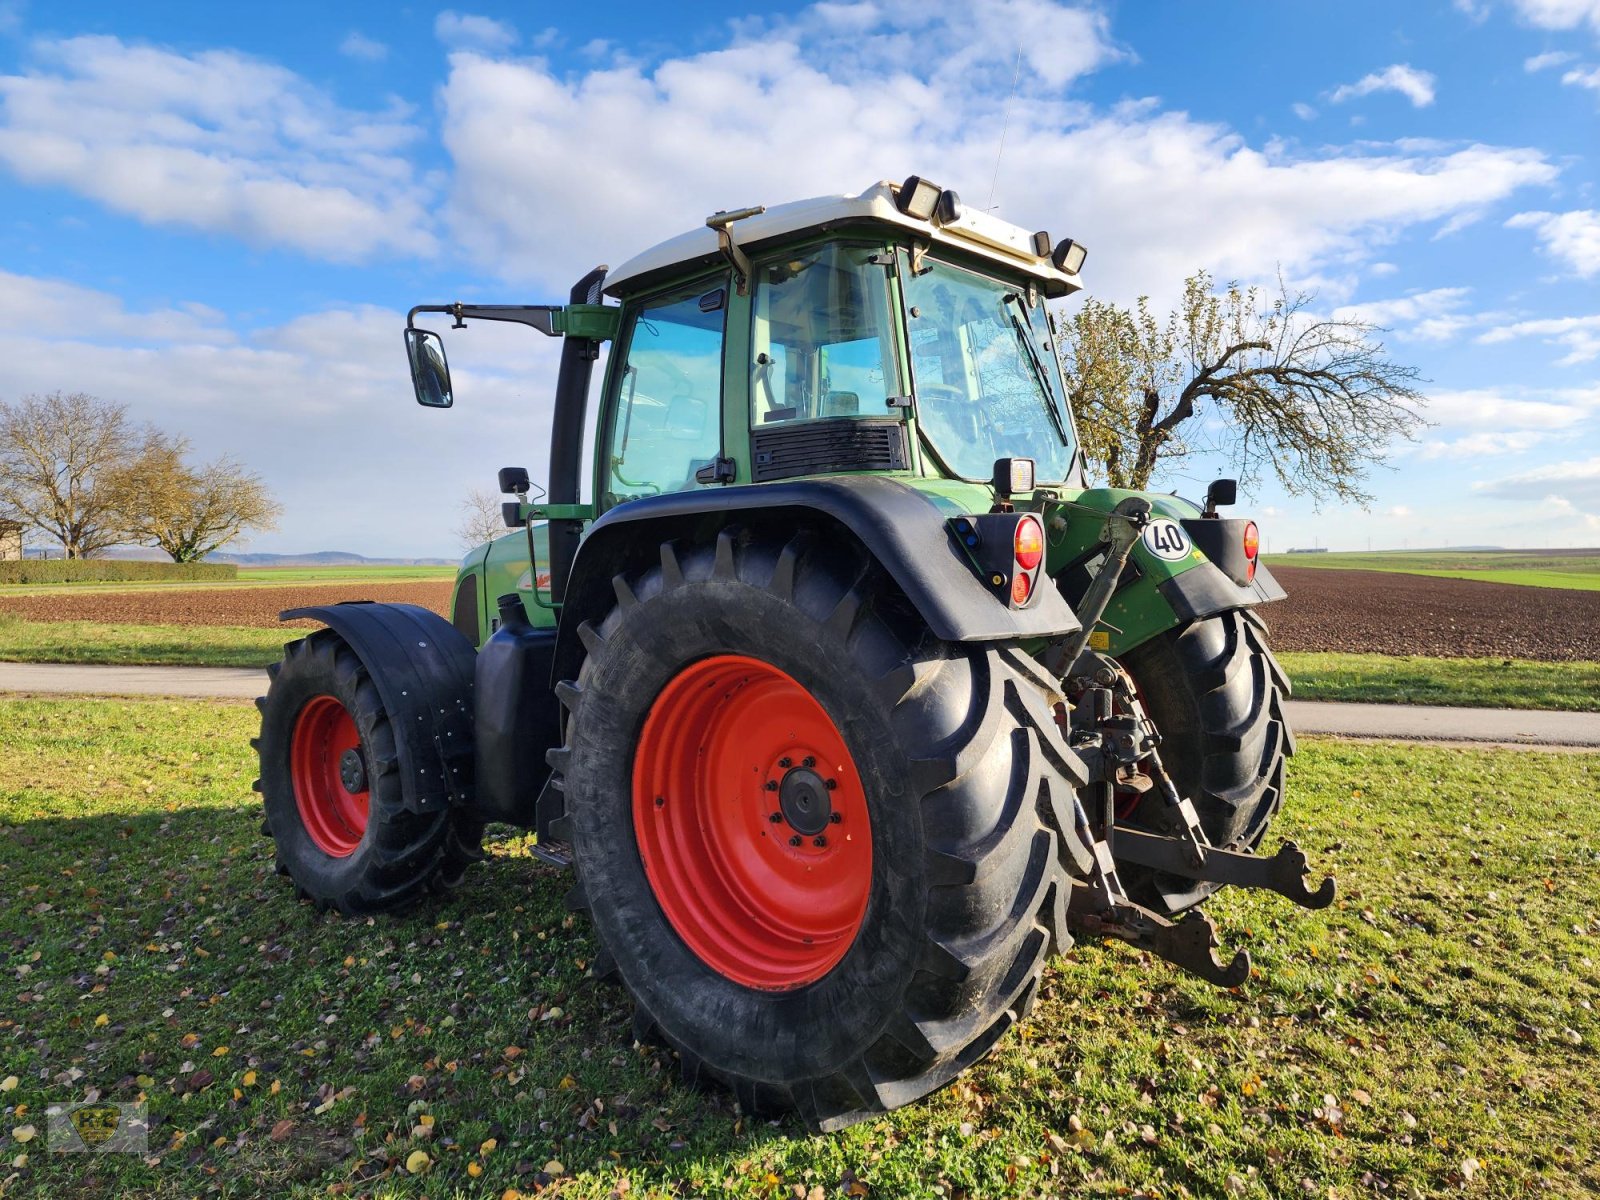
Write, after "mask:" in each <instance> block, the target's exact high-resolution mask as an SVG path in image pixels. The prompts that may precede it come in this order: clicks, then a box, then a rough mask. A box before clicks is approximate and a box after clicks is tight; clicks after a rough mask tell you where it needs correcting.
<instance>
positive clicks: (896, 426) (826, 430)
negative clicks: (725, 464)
mask: <svg viewBox="0 0 1600 1200" xmlns="http://www.w3.org/2000/svg"><path fill="white" fill-rule="evenodd" d="M750 449H751V458H752V459H753V460H754V465H753V467H752V472H753V474H754V475H755V481H756V482H757V483H766V482H767V481H768V480H772V479H790V478H793V477H794V476H796V475H822V474H825V473H827V472H829V471H903V470H905V469H906V467H907V466H909V465H910V455H909V454H908V453H907V450H906V427H905V425H904V423H902V422H901V421H900V420H898V419H897V418H893V417H889V418H885V417H838V418H834V419H831V420H825V421H806V422H804V423H796V424H784V425H778V426H774V427H771V428H761V429H755V430H752V431H751V434H750Z"/></svg>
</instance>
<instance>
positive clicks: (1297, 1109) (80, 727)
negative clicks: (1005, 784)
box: [0, 699, 1600, 1200]
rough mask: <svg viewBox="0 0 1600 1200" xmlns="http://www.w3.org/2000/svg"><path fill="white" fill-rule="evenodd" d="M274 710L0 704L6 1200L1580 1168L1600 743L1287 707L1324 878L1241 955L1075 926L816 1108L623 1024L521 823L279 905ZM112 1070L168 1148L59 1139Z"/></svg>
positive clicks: (909, 1191) (1402, 1184) (1229, 1179)
mask: <svg viewBox="0 0 1600 1200" xmlns="http://www.w3.org/2000/svg"><path fill="white" fill-rule="evenodd" d="M254 727H255V712H254V710H253V709H252V708H250V707H249V706H248V705H230V704H220V703H218V704H209V703H186V704H174V703H167V702H160V701H153V702H145V703H139V702H120V701H38V700H15V699H13V700H0V728H4V729H5V731H6V744H7V749H6V753H5V754H4V755H3V756H0V847H3V851H0V887H3V889H4V893H5V895H6V897H7V899H8V904H7V905H6V907H5V909H4V917H3V918H0V920H3V928H0V953H3V965H4V969H5V971H6V972H7V974H8V975H9V976H10V978H9V979H8V980H7V982H6V988H5V993H4V995H5V1003H4V1004H3V1005H0V1037H3V1041H0V1045H3V1046H4V1050H3V1055H4V1058H3V1066H0V1077H4V1078H3V1081H0V1089H3V1093H0V1180H3V1182H0V1192H3V1194H4V1195H6V1196H12V1195H30V1196H41V1197H42V1196H49V1197H65V1196H80V1195H81V1196H91V1195H92V1196H116V1197H119V1198H122V1197H130V1196H161V1197H178V1196H189V1195H198V1194H215V1195H222V1196H233V1195H238V1196H256V1195H274V1196H277V1195H283V1196H296V1197H310V1196H326V1195H350V1196H357V1195H377V1196H385V1197H389V1196H395V1197H421V1196H428V1197H431V1198H434V1200H441V1198H448V1197H500V1196H502V1195H503V1194H505V1193H506V1192H507V1189H513V1190H512V1192H511V1194H512V1195H518V1194H520V1195H522V1196H532V1195H533V1194H534V1193H535V1192H537V1191H541V1190H542V1191H543V1192H544V1194H547V1195H549V1194H555V1195H559V1196H562V1197H585V1198H599V1197H613V1196H626V1197H644V1196H649V1197H656V1196H661V1197H667V1196H673V1197H677V1196H723V1195H728V1196H741V1197H751V1198H755V1200H774V1198H789V1197H800V1198H807V1197H810V1198H822V1197H837V1196H869V1197H901V1196H927V1195H936V1194H937V1195H941V1196H943V1197H947V1198H950V1200H954V1198H955V1197H968V1198H971V1200H977V1198H979V1197H999V1196H1009V1195H1065V1194H1070V1195H1084V1196H1125V1195H1130V1194H1138V1195H1147V1196H1160V1197H1173V1198H1178V1197H1188V1196H1206V1197H1211V1196H1228V1197H1241V1198H1242V1197H1274V1198H1277V1197H1289V1196H1294V1197H1304V1196H1315V1197H1319V1198H1320V1197H1328V1196H1332V1197H1339V1198H1341V1200H1350V1198H1353V1197H1357V1196H1369V1195H1370V1196H1382V1195H1389V1196H1432V1195H1440V1194H1445V1193H1449V1194H1456V1193H1458V1192H1459V1193H1464V1194H1469V1195H1475V1196H1491V1197H1511V1196H1522V1195H1526V1194H1528V1193H1530V1192H1532V1193H1538V1194H1542V1195H1549V1196H1558V1197H1581V1196H1593V1195H1594V1194H1596V1192H1597V1191H1600V1128H1597V1126H1596V1123H1595V1121H1594V1120H1593V1115H1592V1114H1593V1112H1594V1111H1595V1109H1596V1107H1597V1106H1600V1072H1597V1071H1596V1059H1595V1050H1594V1047H1595V1042H1596V1039H1597V1038H1600V1022H1597V1020H1596V1016H1595V1007H1594V1006H1595V1005H1596V1004H1597V1003H1600V965H1597V959H1600V945H1597V944H1596V940H1597V938H1600V911H1597V909H1596V906H1595V900H1594V897H1595V895H1596V894H1597V891H1600V855H1597V853H1596V851H1595V849H1594V847H1595V846H1596V845H1597V844H1600V808H1597V807H1596V806H1595V805H1594V804H1593V803H1591V800H1592V797H1593V796H1594V795H1595V794H1596V793H1597V792H1600V756H1594V755H1565V756H1564V755H1543V754H1533V753H1526V752H1514V753H1492V752H1451V751H1443V750H1435V749H1423V748H1401V747H1396V746H1388V745H1372V744H1354V743H1337V742H1326V741H1316V740H1312V739H1307V741H1306V743H1305V744H1304V745H1303V747H1302V751H1301V754H1300V756H1299V757H1298V758H1297V759H1296V760H1295V762H1294V764H1293V770H1292V777H1291V800H1290V807H1289V808H1288V809H1287V810H1286V812H1285V813H1284V814H1283V815H1282V817H1281V818H1280V820H1279V825H1278V829H1279V831H1281V832H1282V833H1283V834H1285V835H1292V836H1294V837H1296V838H1298V839H1299V840H1300V842H1301V844H1302V845H1303V846H1305V847H1306V848H1307V849H1308V850H1309V851H1310V853H1311V855H1312V857H1313V859H1314V861H1315V862H1317V864H1318V865H1319V866H1321V867H1325V868H1328V869H1331V870H1333V871H1335V872H1336V873H1337V875H1338V876H1339V879H1340V886H1341V897H1342V899H1341V902H1340V903H1339V904H1337V905H1336V906H1335V907H1334V908H1331V909H1328V910H1326V911H1324V912H1320V913H1302V912H1299V911H1297V910H1294V909H1292V908H1290V906H1288V904H1287V903H1286V902H1283V901H1281V900H1278V899H1277V898H1275V897H1254V896H1248V895H1239V894H1232V895H1224V896H1222V897H1219V898H1218V900H1217V901H1215V902H1214V906H1213V912H1214V913H1215V915H1216V916H1217V917H1218V919H1219V921H1220V922H1221V924H1222V926H1223V928H1224V930H1225V934H1226V936H1227V937H1228V938H1230V939H1231V940H1233V941H1235V942H1236V943H1238V944H1242V945H1245V946H1248V947H1250V948H1251V949H1252V950H1253V951H1254V953H1255V955H1256V962H1257V965H1258V967H1259V972H1258V975H1257V976H1256V978H1254V979H1253V980H1252V981H1251V982H1250V983H1249V984H1248V985H1247V986H1246V987H1244V988H1242V989H1240V990H1239V991H1238V992H1237V993H1225V992H1217V991H1215V990H1214V989H1212V988H1210V987H1208V986H1206V985H1203V984H1200V983H1197V982H1194V981H1192V980H1188V979H1186V978H1183V977H1181V976H1179V975H1177V974H1175V973H1174V972H1173V971H1171V970H1170V969H1168V968H1167V967H1165V966H1164V965H1162V964H1160V963H1157V962H1151V961H1149V960H1148V958H1146V957H1145V956H1141V955H1139V954H1135V953H1132V952H1129V951H1127V950H1126V949H1123V948H1108V947H1105V946H1102V945H1098V944H1094V945H1084V946H1080V947H1079V948H1077V949H1076V950H1074V951H1073V952H1072V953H1071V954H1069V955H1067V956H1066V957H1065V958H1063V959H1061V960H1059V961H1058V962H1056V963H1055V964H1054V965H1053V966H1052V967H1051V968H1050V970H1049V972H1048V975H1047V981H1046V983H1045V985H1044V987H1043V989H1042V996H1041V999H1040V1001H1039V1004H1038V1006H1037V1008H1036V1009H1035V1011H1034V1014H1033V1016H1032V1018H1031V1019H1030V1020H1029V1021H1027V1022H1026V1023H1025V1024H1024V1025H1023V1026H1022V1027H1021V1028H1020V1029H1019V1030H1017V1031H1014V1032H1013V1033H1012V1034H1011V1035H1008V1036H1007V1037H1006V1038H1005V1039H1004V1041H1003V1042H1002V1043H1001V1044H1000V1046H999V1048H998V1050H997V1051H996V1053H995V1054H994V1055H993V1056H992V1057H990V1058H989V1059H987V1060H986V1061H985V1062H983V1063H982V1064H980V1065H979V1066H978V1067H977V1068H976V1069H974V1070H973V1071H971V1072H970V1073H969V1074H968V1075H966V1076H965V1077H964V1078H963V1079H962V1080H961V1081H960V1082H958V1083H957V1084H955V1085H954V1086H952V1087H949V1088H947V1089H945V1090H944V1091H942V1092H940V1093H938V1094H937V1095H936V1096H934V1097H932V1098H931V1099H929V1100H928V1101H926V1102H924V1103H922V1104H919V1105H916V1106H913V1107H911V1108H909V1109H905V1110H901V1111H900V1112H898V1113H895V1114H893V1115H892V1116H889V1117H886V1118H882V1119H879V1120H875V1121H872V1122H868V1123H866V1124H863V1125H860V1126H857V1127H855V1128H853V1129H851V1130H849V1131H847V1132H845V1133H843V1134H839V1135H834V1136H830V1137H821V1138H811V1137H807V1136H805V1135H804V1134H803V1132H802V1131H801V1130H800V1129H799V1128H797V1127H796V1126H795V1125H794V1124H793V1123H791V1122H788V1121H780V1122H777V1123H769V1122H766V1121H763V1120H757V1119H751V1118H749V1117H745V1116H742V1115H741V1114H739V1113H738V1112H736V1111H735V1109H734V1108H733V1107H732V1105H731V1104H730V1103H729V1102H728V1100H727V1099H726V1098H725V1097H723V1096H721V1095H720V1094H717V1093H711V1094H705V1093H699V1092H694V1091H690V1090H688V1089H686V1088H684V1087H683V1086H681V1085H680V1084H679V1083H678V1082H677V1081H676V1074H675V1069H674V1066H673V1063H672V1062H671V1061H670V1058H669V1056H668V1055H666V1054H665V1053H663V1052H661V1051H659V1050H656V1049H653V1048H644V1047H636V1046H634V1045H632V1044H631V1040H630V1036H629V1014H628V1007H627V1005H626V1002H625V998H624V996H623V994H622V993H621V992H620V991H619V990H616V989H614V988H611V987H609V986H600V985H596V984H595V983H594V982H593V981H592V980H591V979H589V978H588V977H587V976H586V973H585V972H586V970H587V967H588V964H589V962H590V961H591V960H592V958H593V956H594V954H595V944H594V942H593V940H592V938H591V936H590V934H589V931H588V928H587V926H586V925H585V924H584V923H583V922H581V921H575V919H574V918H573V917H572V916H571V915H569V914H568V913H567V912H566V910H565V908H564V907H563V904H562V900H561V898H562V895H563V893H564V891H565V890H566V887H567V880H566V879H565V878H564V877H563V876H562V875H560V874H558V873H556V872H555V871H553V870H551V869H549V868H546V867H544V866H541V865H539V864H538V863H537V862H536V861H535V860H533V859H531V858H529V857H528V856H527V855H526V847H525V844H524V843H523V842H522V841H521V840H520V839H516V838H502V839H500V840H498V841H496V842H495V844H494V845H493V848H492V856H491V861H490V862H489V863H488V864H486V865H485V866H483V867H480V868H479V869H477V870H476V871H475V872H473V873H472V874H471V875H469V878H468V882H467V884H466V886H465V887H464V889H463V892H462V893H461V894H460V895H459V896H457V897H456V898H455V899H454V900H452V901H450V902H448V903H440V904H438V905H437V906H432V907H428V908H425V909H424V910H422V911H420V912H417V913H415V914H413V915H411V916H409V917H406V918H403V919H382V920H376V921H359V920H341V919H336V918H332V917H322V916H318V915H317V914H316V913H315V912H314V911H313V910H312V909H311V908H310V907H309V906H308V905H306V904H303V903H299V902H297V901H296V900H295V899H294V896H293V893H292V891H291V889H290V888H289V887H288V886H287V885H286V883H285V882H284V881H283V880H282V879H280V878H278V877H276V876H275V875H274V874H273V871H272V859H271V854H270V850H269V847H268V845H267V843H266V842H265V841H264V840H263V839H262V838H261V837H260V836H259V834H258V832H257V823H258V820H259V812H258V808H257V805H256V804H255V802H254V797H253V796H252V795H251V793H250V791H249V783H250V780H251V778H252V777H253V775H254V774H255V766H254V762H253V758H252V756H251V754H250V752H249V751H248V749H247V739H248V737H249V736H250V734H251V733H252V732H253V730H254ZM11 1077H15V1078H14V1081H13V1079H12V1078H11ZM91 1092H94V1093H98V1095H99V1096H100V1098H102V1099H105V1100H116V1101H134V1100H136V1099H138V1098H140V1097H142V1098H143V1099H144V1102H145V1103H147V1104H148V1106H149V1113H150V1120H151V1125H152V1129H151V1135H150V1146H149V1151H148V1156H147V1157H145V1158H140V1157H137V1156H131V1155H129V1156H124V1155H98V1156H69V1155H53V1154H50V1153H48V1152H47V1148H46V1146H45V1145H44V1144H43V1143H44V1129H45V1121H44V1111H45V1107H46V1105H47V1104H50V1103H53V1102H55V1103H59V1102H64V1101H71V1100H74V1099H82V1098H83V1097H85V1096H86V1095H89V1094H90V1093H91ZM30 1129H31V1130H32V1131H33V1133H32V1136H31V1137H30V1136H29V1133H28V1131H29V1130H30ZM24 1138H28V1140H26V1141H24V1140H23V1139H24ZM419 1152H420V1153H419ZM407 1163H410V1164H411V1166H410V1168H408V1167H407V1165H406V1164H407Z"/></svg>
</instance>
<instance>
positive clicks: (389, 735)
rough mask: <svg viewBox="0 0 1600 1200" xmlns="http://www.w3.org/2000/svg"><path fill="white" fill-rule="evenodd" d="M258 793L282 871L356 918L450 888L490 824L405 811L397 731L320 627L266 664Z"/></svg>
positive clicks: (346, 650)
mask: <svg viewBox="0 0 1600 1200" xmlns="http://www.w3.org/2000/svg"><path fill="white" fill-rule="evenodd" d="M268 674H269V675H270V676H271V679H272V684H271V686H270V687H269V688H268V689H267V694H266V695H265V696H263V697H262V698H261V699H259V700H257V701H256V707H257V708H259V709H260V710H261V736H260V737H259V738H257V739H256V742H255V746H256V752H257V754H258V755H259V756H260V761H261V778H260V779H259V780H257V781H256V790H258V791H259V792H260V793H261V802H262V807H263V808H264V809H265V811H266V825H267V830H266V831H267V832H268V833H269V834H270V835H271V837H272V840H273V842H274V845H275V851H276V855H277V866H278V871H279V873H280V874H285V875H288V876H289V878H290V879H291V880H293V881H294V884H295V886H296V888H297V889H298V890H299V891H300V893H301V895H303V896H304V897H306V898H307V899H309V900H311V901H312V902H313V903H314V904H316V905H317V907H318V908H334V909H337V910H339V911H340V912H342V913H345V914H346V915H350V916H358V915H359V916H365V915H369V914H372V913H379V912H394V911H399V910H402V909H405V908H407V907H409V906H411V905H413V904H415V903H416V902H417V901H418V900H420V899H422V897H423V896H425V895H427V894H428V893H430V892H438V891H444V890H448V889H450V888H453V887H454V886H455V885H456V884H458V883H459V882H460V881H461V877H462V875H463V873H464V872H465V871H466V869H467V867H468V866H470V865H471V864H472V863H473V862H476V861H477V860H479V859H481V858H482V857H483V852H482V850H481V849H480V842H481V840H482V834H483V826H482V825H481V824H478V823H477V822H473V821H468V820H465V819H464V818H462V817H461V816H460V814H459V813H457V812H455V811H453V810H450V809H446V810H443V811H440V812H436V813H428V814H422V813H415V812H411V811H409V810H407V808H406V807H405V798H404V795H403V792H402V789H401V786H400V776H399V773H398V771H397V770H396V752H395V740H394V739H395V735H394V729H393V727H392V725H391V723H390V720H389V716H388V713H387V712H386V711H385V710H384V707H383V701H382V699H381V698H380V697H379V695H378V689H377V686H376V685H375V684H374V683H373V682H372V677H371V675H370V674H369V672H368V670H367V668H366V666H365V665H364V664H363V663H362V662H361V660H360V659H359V658H358V657H357V656H356V653H355V651H354V650H352V649H351V648H350V646H349V644H348V643H347V642H346V641H345V640H344V639H343V638H342V637H340V636H339V635H338V634H337V633H334V632H333V631H332V630H328V629H319V630H318V631H317V632H315V633H313V634H312V635H311V636H310V637H307V638H304V639H302V640H301V641H297V642H291V643H290V644H289V645H287V646H285V647H284V656H283V661H282V662H280V663H275V664H274V665H273V666H272V667H269V668H268Z"/></svg>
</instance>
